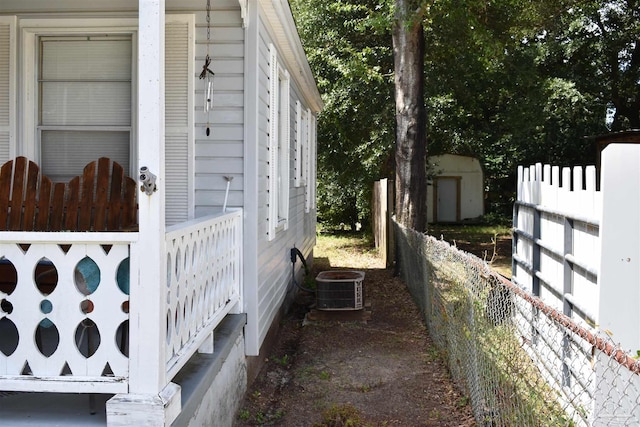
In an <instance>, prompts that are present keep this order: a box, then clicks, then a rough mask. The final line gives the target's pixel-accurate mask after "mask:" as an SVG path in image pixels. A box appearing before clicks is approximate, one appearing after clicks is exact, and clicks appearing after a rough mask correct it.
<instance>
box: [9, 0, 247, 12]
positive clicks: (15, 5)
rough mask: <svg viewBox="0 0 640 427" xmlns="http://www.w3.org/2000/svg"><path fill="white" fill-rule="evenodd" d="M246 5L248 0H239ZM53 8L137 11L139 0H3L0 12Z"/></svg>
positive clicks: (182, 1)
mask: <svg viewBox="0 0 640 427" xmlns="http://www.w3.org/2000/svg"><path fill="white" fill-rule="evenodd" d="M238 1H239V3H240V5H241V6H243V7H246V0H238ZM205 5H206V0H166V8H167V10H169V9H174V10H175V9H203V8H204V6H205ZM52 10H55V11H58V12H63V13H71V12H135V11H137V10H138V1H132V0H2V1H0V13H7V14H9V13H33V12H40V11H47V12H50V11H52Z"/></svg>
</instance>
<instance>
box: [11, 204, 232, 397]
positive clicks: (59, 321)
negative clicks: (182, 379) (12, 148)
mask: <svg viewBox="0 0 640 427" xmlns="http://www.w3.org/2000/svg"><path fill="white" fill-rule="evenodd" d="M137 240H138V233H137V232H131V233H101V232H86V233H85V232H72V233H64V232H1V233H0V270H1V271H0V390H4V391H37V392H74V393H127V392H128V390H129V364H130V363H134V361H133V360H131V361H130V360H129V358H128V354H129V345H130V343H129V304H130V303H131V305H132V308H133V307H135V306H136V305H137V304H144V302H137V301H133V300H131V301H130V298H129V288H130V287H133V286H137V284H138V271H137V266H136V265H135V262H133V261H134V260H135V258H137V257H131V259H132V262H131V265H130V263H129V259H130V253H134V252H135V251H136V250H137V249H136V246H137ZM165 241H166V253H167V255H166V256H167V276H166V283H162V284H160V286H159V287H158V289H159V292H163V293H166V298H164V299H163V301H166V306H165V307H164V310H165V311H166V322H167V327H166V329H167V334H166V342H164V343H159V345H161V346H165V345H166V361H167V362H166V377H167V380H168V381H170V380H171V378H173V376H174V375H175V373H177V372H178V371H179V370H180V369H181V368H182V367H183V366H184V364H185V363H186V362H187V361H188V360H189V358H190V357H191V356H192V355H193V354H194V353H195V352H196V351H198V350H201V351H205V352H210V351H213V330H214V329H215V327H216V326H217V325H218V324H219V322H220V321H221V320H222V319H223V318H224V317H225V316H226V315H227V314H228V313H230V312H239V311H240V310H241V307H242V292H241V289H242V256H241V249H242V248H241V242H242V212H241V211H235V212H230V213H225V214H218V215H213V216H210V217H205V218H199V219H197V220H193V221H190V222H187V223H182V224H177V225H175V226H173V227H171V228H170V229H168V230H167V232H166V235H165ZM150 300H152V299H151V298H150ZM155 300H157V299H155ZM142 332H143V331H142ZM131 345H132V346H133V345H136V343H131Z"/></svg>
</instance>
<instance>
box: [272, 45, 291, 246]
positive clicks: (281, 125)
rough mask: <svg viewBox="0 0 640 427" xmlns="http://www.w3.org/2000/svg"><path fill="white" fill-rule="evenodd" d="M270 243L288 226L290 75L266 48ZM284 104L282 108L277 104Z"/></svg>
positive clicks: (274, 53)
mask: <svg viewBox="0 0 640 427" xmlns="http://www.w3.org/2000/svg"><path fill="white" fill-rule="evenodd" d="M269 65H270V73H269V79H270V81H269V186H268V190H269V219H268V222H269V228H268V237H269V240H273V239H274V238H275V236H276V234H277V233H278V232H279V231H282V230H286V229H288V227H289V185H290V183H289V157H290V152H289V150H290V132H291V131H290V123H291V122H290V112H289V110H290V96H289V91H290V89H289V88H290V76H289V72H288V71H287V70H286V69H285V68H284V67H283V66H282V65H281V64H280V61H279V60H278V52H277V50H276V48H275V46H274V45H273V44H270V45H269ZM280 101H283V102H284V105H280V104H279V102H280Z"/></svg>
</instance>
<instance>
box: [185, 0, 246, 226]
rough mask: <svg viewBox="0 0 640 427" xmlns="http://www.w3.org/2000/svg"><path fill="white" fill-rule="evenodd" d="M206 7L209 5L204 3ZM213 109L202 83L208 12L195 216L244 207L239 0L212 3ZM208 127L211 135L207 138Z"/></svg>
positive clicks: (200, 26) (199, 47)
mask: <svg viewBox="0 0 640 427" xmlns="http://www.w3.org/2000/svg"><path fill="white" fill-rule="evenodd" d="M201 3H202V5H203V6H204V5H206V3H205V2H201ZM210 22H211V30H210V43H209V55H210V57H211V60H212V61H211V66H210V68H211V70H212V71H213V72H214V73H215V76H214V77H213V110H212V111H209V113H206V112H205V110H204V96H205V92H204V91H205V81H204V80H202V79H200V78H199V75H200V72H201V71H202V67H203V65H204V61H205V57H206V55H207V20H206V12H205V11H204V10H201V11H199V12H198V13H197V15H196V58H195V62H196V67H195V76H194V79H195V80H196V84H195V87H196V92H195V100H196V101H195V170H194V172H195V215H196V217H198V216H202V215H206V214H210V213H214V212H219V211H220V210H221V209H222V207H223V205H224V200H225V194H226V189H227V179H226V178H225V177H228V178H230V179H231V181H230V184H229V194H228V199H227V207H242V206H243V205H244V201H243V197H244V195H243V173H244V172H243V150H244V148H243V141H244V129H243V126H244V49H245V48H244V29H243V27H242V17H241V13H240V4H239V3H238V1H237V0H213V1H212V2H211V13H210ZM207 123H208V124H209V128H210V134H209V136H207V135H206V128H207Z"/></svg>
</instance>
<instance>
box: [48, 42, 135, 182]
mask: <svg viewBox="0 0 640 427" xmlns="http://www.w3.org/2000/svg"><path fill="white" fill-rule="evenodd" d="M132 51H133V42H132V36H131V35H126V34H124V35H123V34H119V35H112V34H100V35H98V34H87V35H81V36H80V35H72V36H64V35H59V36H41V37H39V39H38V64H37V67H38V69H37V76H38V88H37V90H38V102H37V108H38V118H37V136H38V141H39V146H38V147H37V149H38V150H39V158H40V164H41V167H42V170H43V173H44V174H46V175H47V176H49V177H50V178H51V179H52V180H54V181H67V180H68V179H69V178H71V177H73V176H75V175H78V174H81V173H82V168H83V167H84V166H85V165H86V164H87V163H89V162H91V161H93V160H96V159H97V158H99V157H101V156H106V157H110V158H111V159H113V160H115V161H117V162H118V163H120V164H121V165H122V166H123V167H124V169H125V171H128V170H130V166H129V165H130V157H131V141H132V134H133V131H132V123H133V118H132V117H133V113H132V110H133V109H132V105H133V102H132V99H133V90H132V81H133V69H134V64H133V52H132Z"/></svg>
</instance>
